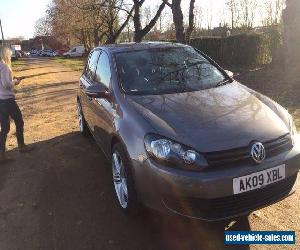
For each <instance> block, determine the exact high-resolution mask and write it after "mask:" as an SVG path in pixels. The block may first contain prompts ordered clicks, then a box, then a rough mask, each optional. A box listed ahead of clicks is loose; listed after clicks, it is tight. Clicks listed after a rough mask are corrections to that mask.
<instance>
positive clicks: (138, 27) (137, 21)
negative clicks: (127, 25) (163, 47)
mask: <svg viewBox="0 0 300 250" xmlns="http://www.w3.org/2000/svg"><path fill="white" fill-rule="evenodd" d="M136 2H137V1H134V4H135V6H134V16H133V22H134V41H135V42H137V43H139V42H141V41H142V40H143V38H144V37H145V36H146V35H147V34H148V33H149V32H150V30H151V29H152V28H153V27H154V25H155V24H156V22H157V20H158V18H159V17H160V15H161V13H162V11H163V10H164V8H165V6H166V3H165V2H162V3H161V5H160V6H159V8H158V10H157V12H156V14H155V16H154V17H153V18H152V19H151V21H150V22H149V23H148V24H147V25H146V26H145V27H144V28H142V24H141V16H140V8H141V6H142V4H143V2H144V1H140V2H138V3H136Z"/></svg>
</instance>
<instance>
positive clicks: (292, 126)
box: [289, 114, 298, 145]
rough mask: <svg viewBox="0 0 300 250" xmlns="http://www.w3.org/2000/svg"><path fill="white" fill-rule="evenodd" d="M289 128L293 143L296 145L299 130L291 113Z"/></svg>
mask: <svg viewBox="0 0 300 250" xmlns="http://www.w3.org/2000/svg"><path fill="white" fill-rule="evenodd" d="M289 129H290V133H291V138H292V143H293V145H295V142H296V138H297V135H298V132H297V128H296V125H295V122H294V120H293V117H292V116H291V115H290V114H289Z"/></svg>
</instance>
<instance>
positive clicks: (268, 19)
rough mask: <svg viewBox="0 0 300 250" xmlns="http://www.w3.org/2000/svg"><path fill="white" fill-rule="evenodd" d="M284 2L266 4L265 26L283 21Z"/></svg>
mask: <svg viewBox="0 0 300 250" xmlns="http://www.w3.org/2000/svg"><path fill="white" fill-rule="evenodd" d="M283 7H284V0H267V1H265V3H264V11H265V18H264V20H263V24H264V25H266V26H270V25H274V24H278V23H280V22H281V19H282V10H283Z"/></svg>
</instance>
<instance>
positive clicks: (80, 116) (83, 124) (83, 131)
mask: <svg viewBox="0 0 300 250" xmlns="http://www.w3.org/2000/svg"><path fill="white" fill-rule="evenodd" d="M77 118H78V125H79V131H80V133H81V134H82V135H84V136H88V135H89V128H88V126H87V124H86V121H85V119H84V116H83V111H82V107H81V104H80V102H79V101H77Z"/></svg>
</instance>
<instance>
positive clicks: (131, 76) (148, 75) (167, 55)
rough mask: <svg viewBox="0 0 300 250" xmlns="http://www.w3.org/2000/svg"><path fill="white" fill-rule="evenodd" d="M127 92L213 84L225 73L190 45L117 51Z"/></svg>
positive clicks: (191, 88)
mask: <svg viewBox="0 0 300 250" xmlns="http://www.w3.org/2000/svg"><path fill="white" fill-rule="evenodd" d="M116 62H117V68H118V74H119V76H120V79H121V83H122V87H123V89H124V90H125V92H127V93H136V94H163V93H176V92H177V93H178V92H187V91H197V90H202V89H209V88H214V87H216V86H218V85H219V83H222V82H224V81H226V80H229V79H227V78H226V76H225V75H224V74H223V73H222V72H221V71H220V70H219V69H218V68H217V67H215V66H214V65H213V64H211V63H210V62H209V61H208V60H207V59H206V58H205V57H203V56H202V55H201V54H200V53H198V52H197V51H195V50H194V49H193V48H191V47H171V48H170V47H167V48H154V49H145V50H139V51H129V52H121V53H118V54H116Z"/></svg>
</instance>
